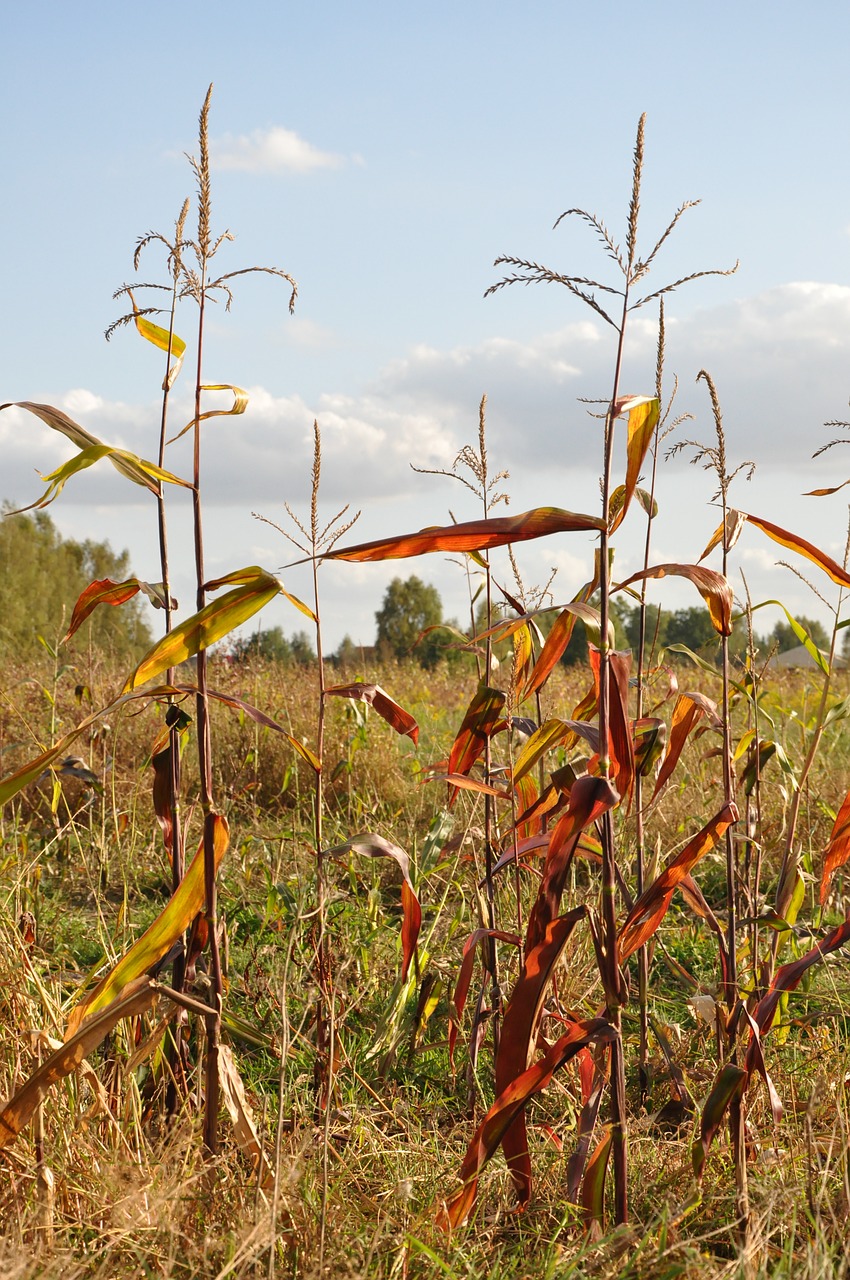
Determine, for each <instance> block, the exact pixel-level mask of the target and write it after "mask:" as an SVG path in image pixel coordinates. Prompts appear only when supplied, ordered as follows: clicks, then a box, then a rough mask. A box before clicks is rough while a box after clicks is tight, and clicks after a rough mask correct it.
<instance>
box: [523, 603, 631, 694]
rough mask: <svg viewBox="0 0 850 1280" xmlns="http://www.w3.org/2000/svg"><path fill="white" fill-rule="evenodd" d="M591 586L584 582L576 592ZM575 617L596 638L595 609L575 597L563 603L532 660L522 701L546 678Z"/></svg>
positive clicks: (598, 621) (597, 620)
mask: <svg viewBox="0 0 850 1280" xmlns="http://www.w3.org/2000/svg"><path fill="white" fill-rule="evenodd" d="M591 590H592V584H588V586H587V587H583V588H582V590H581V591H580V592H579V596H582V595H584V594H585V592H587V594H588V595H590V593H591ZM577 618H581V620H582V621H583V622H584V623H585V625H586V626H587V628H588V631H589V633H590V635H591V638H592V639H595V640H597V641H598V640H599V637H600V631H599V627H600V625H601V619H600V615H599V610H598V609H595V608H594V607H593V605H591V604H587V602H586V601H585V600H582V599H576V600H573V601H572V603H571V604H567V605H564V607H563V609H562V610H561V612H560V613H559V614H558V617H557V618H556V620H555V622H554V624H553V626H552V630H551V631H550V632H549V634H548V636H547V637H546V643H545V644H544V645H543V648H542V650H541V651H540V656H539V657H538V659H537V661H536V662H535V664H534V667H533V669H532V672H531V676H530V677H529V681H528V684H527V685H526V686H525V688H524V689H523V691H522V700H523V702H524V701H525V699H526V698H530V697H531V695H532V694H533V693H536V692H537V690H538V689H542V687H543V685H544V684H545V683H546V681H547V680H548V679H549V676H550V675H551V674H552V672H553V670H554V669H555V667H556V666H557V664H558V662H559V661H560V659H561V656H562V654H563V652H564V650H565V649H566V647H567V645H568V644H569V643H570V639H571V638H572V634H573V630H574V628H575V625H576V619H577ZM608 642H609V644H610V645H613V643H614V631H613V628H611V627H610V626H609V629H608Z"/></svg>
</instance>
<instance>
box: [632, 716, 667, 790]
mask: <svg viewBox="0 0 850 1280" xmlns="http://www.w3.org/2000/svg"><path fill="white" fill-rule="evenodd" d="M632 733H633V735H634V738H633V747H634V756H635V773H639V774H640V776H641V777H642V778H647V777H649V775H650V774H651V773H652V770H653V769H654V768H655V766H656V764H657V763H658V761H659V760H660V759H661V755H662V753H663V751H664V747H665V745H666V743H667V726H666V724H665V723H664V721H663V720H662V719H660V717H659V716H641V718H640V719H639V720H633V721H632Z"/></svg>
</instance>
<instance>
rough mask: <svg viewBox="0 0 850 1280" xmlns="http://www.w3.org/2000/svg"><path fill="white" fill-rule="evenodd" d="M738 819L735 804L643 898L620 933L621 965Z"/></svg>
mask: <svg viewBox="0 0 850 1280" xmlns="http://www.w3.org/2000/svg"><path fill="white" fill-rule="evenodd" d="M737 820H738V810H737V808H736V807H735V805H734V804H732V803H731V802H730V803H728V804H725V805H724V806H723V808H722V809H721V810H720V812H719V813H718V814H716V815H715V817H713V818H712V819H711V821H710V822H708V823H706V825H705V826H704V827H703V829H702V831H700V832H699V834H698V835H696V836H694V838H693V840H691V841H690V842H689V843H688V844H687V845H686V846H685V848H684V849H683V850H682V852H681V853H679V854H677V856H676V857H675V858H674V859H673V861H672V862H671V863H669V865H668V866H666V867H665V868H664V870H663V871H662V872H661V874H660V875H659V877H658V879H657V880H654V881H653V882H652V884H651V885H650V886H649V888H648V889H645V890H644V892H643V893H642V894H641V895H640V897H639V898H638V900H637V902H636V903H635V905H634V906H633V907H632V909H631V911H630V912H629V914H628V917H627V918H626V922H625V924H624V925H623V927H622V929H621V930H620V937H619V962H620V964H623V963H625V961H626V960H628V958H629V956H630V955H632V954H633V953H634V952H635V951H637V949H638V948H639V947H642V946H643V944H644V943H645V942H647V941H648V940H649V939H650V938H651V937H652V935H653V934H654V933H655V930H656V929H657V928H658V926H659V925H660V923H661V921H662V920H663V919H664V917H665V915H666V914H667V908H668V907H669V906H670V900H671V898H672V897H673V893H674V891H675V889H676V887H677V886H678V885H680V884H681V883H682V881H683V880H684V878H685V876H688V875H690V873H691V871H693V869H694V867H695V866H696V864H697V863H698V862H699V860H700V858H703V857H704V856H705V855H706V854H707V853H708V852H709V850H711V849H713V848H714V846H715V845H716V844H717V841H718V840H719V839H720V838H721V836H722V835H723V834H724V833H725V831H726V830H727V828H728V827H730V826H731V825H732V823H733V822H737Z"/></svg>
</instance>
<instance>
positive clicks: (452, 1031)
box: [449, 929, 522, 1071]
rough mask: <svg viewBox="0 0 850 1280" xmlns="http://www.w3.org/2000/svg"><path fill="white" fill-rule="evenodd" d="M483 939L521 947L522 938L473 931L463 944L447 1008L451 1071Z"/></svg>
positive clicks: (496, 932) (508, 934) (501, 932)
mask: <svg viewBox="0 0 850 1280" xmlns="http://www.w3.org/2000/svg"><path fill="white" fill-rule="evenodd" d="M485 938H494V939H496V940H497V941H499V942H509V943H510V944H511V945H512V946H515V947H520V946H522V938H521V937H520V936H519V934H518V933H505V932H504V931H503V930H501V929H473V931H472V933H471V934H470V935H469V937H468V938H467V940H466V942H465V943H464V944H463V954H462V957H461V962H460V972H459V973H458V975H457V982H456V983H455V990H454V995H453V996H452V1002H451V1005H450V1006H449V1062H450V1064H451V1068H452V1071H454V1065H455V1046H456V1044H457V1037H458V1032H459V1031H460V1021H461V1018H462V1017H463V1011H464V1008H465V1007H466V997H467V995H468V994H469V984H470V982H471V981H472V970H473V967H474V964H475V952H476V949H477V947H478V945H479V943H481V942H483V940H484V939H485Z"/></svg>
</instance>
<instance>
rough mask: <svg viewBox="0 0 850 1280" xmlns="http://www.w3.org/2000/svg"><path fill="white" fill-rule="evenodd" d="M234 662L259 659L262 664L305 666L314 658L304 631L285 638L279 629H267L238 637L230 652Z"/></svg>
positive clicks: (313, 652) (310, 644)
mask: <svg viewBox="0 0 850 1280" xmlns="http://www.w3.org/2000/svg"><path fill="white" fill-rule="evenodd" d="M230 652H231V654H232V656H233V659H234V661H235V662H247V661H249V660H250V659H260V661H262V662H280V663H283V664H286V663H290V662H295V663H298V664H300V665H301V666H307V665H309V664H310V663H311V662H313V661H314V659H315V657H316V653H315V650H314V649H313V645H312V643H311V641H310V637H309V636H308V635H307V633H306V631H297V632H296V633H295V635H294V636H292V637H290V638H287V637H286V636H285V635H284V634H283V630H282V628H281V627H267V628H266V629H265V630H262V629H260V630H257V631H253V632H252V633H251V635H249V636H239V638H238V639H237V640H235V641H234V643H233V646H232V648H231V650H230Z"/></svg>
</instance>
